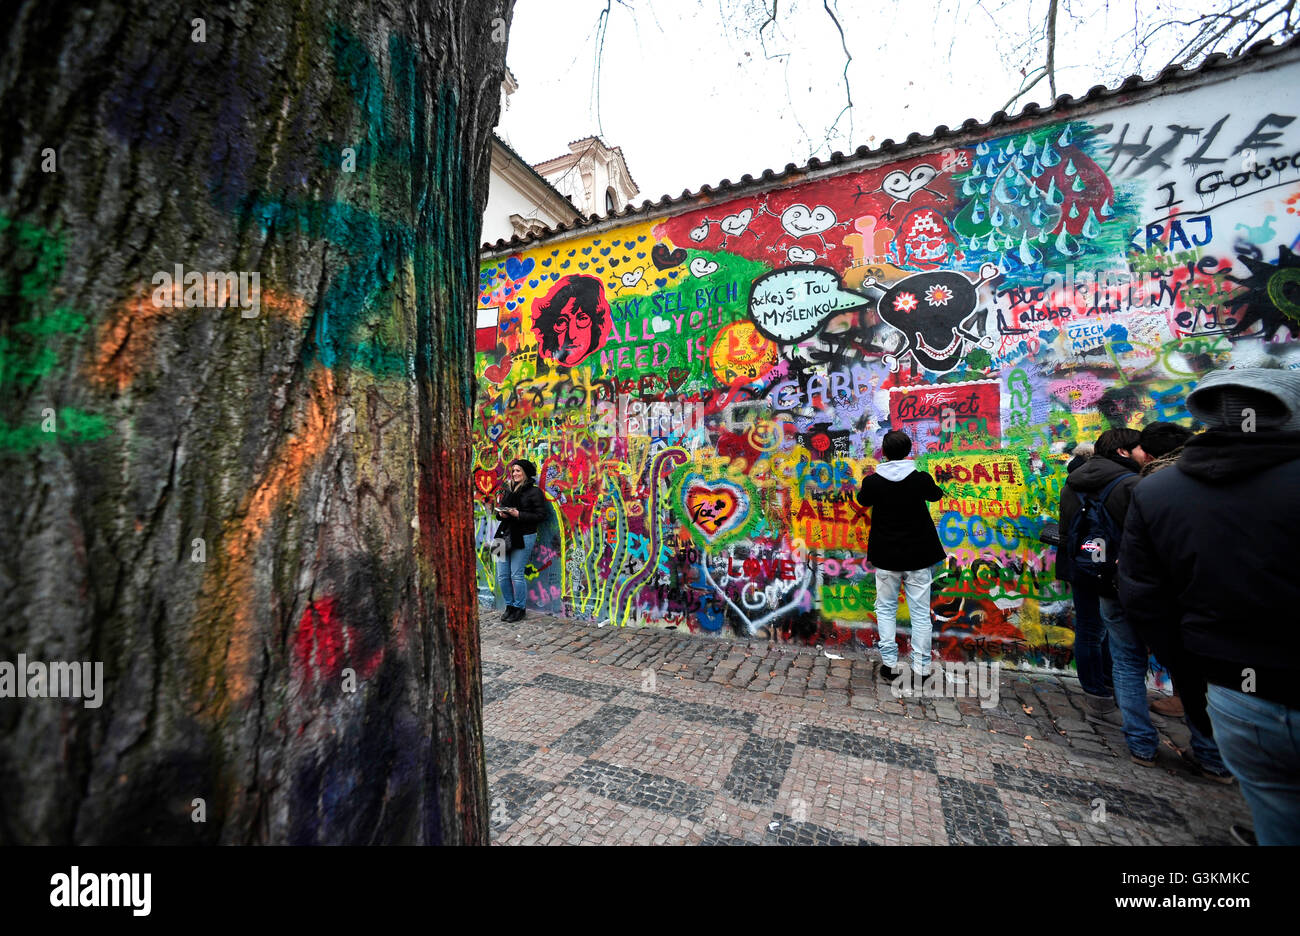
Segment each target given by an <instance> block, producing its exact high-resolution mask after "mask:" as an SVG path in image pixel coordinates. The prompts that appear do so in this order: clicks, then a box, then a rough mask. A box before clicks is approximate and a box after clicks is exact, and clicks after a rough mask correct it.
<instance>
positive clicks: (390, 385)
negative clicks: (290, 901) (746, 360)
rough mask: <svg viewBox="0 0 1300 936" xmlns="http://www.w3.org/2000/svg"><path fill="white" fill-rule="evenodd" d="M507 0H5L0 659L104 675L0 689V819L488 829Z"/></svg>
mask: <svg viewBox="0 0 1300 936" xmlns="http://www.w3.org/2000/svg"><path fill="white" fill-rule="evenodd" d="M511 7H512V0H481V2H479V0H475V2H470V0H366V2H362V3H353V2H345V0H313V2H311V3H294V2H290V0H259V2H257V3H251V2H249V3H239V4H236V5H234V9H233V10H221V9H218V8H217V5H213V6H212V7H210V8H209V10H208V12H207V13H206V14H205V12H204V11H201V10H200V11H197V12H196V11H195V8H194V7H193V6H192V5H187V4H180V3H175V2H167V0H164V2H161V3H159V2H156V0H103V2H100V3H97V4H95V5H94V8H93V9H86V8H84V6H83V5H82V4H77V3H71V2H63V0H30V2H24V3H20V4H18V5H17V6H16V7H14V8H6V10H5V11H4V12H3V13H0V23H2V24H3V31H4V32H5V34H6V37H5V48H6V49H7V50H8V52H7V54H6V58H5V61H4V64H3V66H0V309H2V310H3V311H2V313H0V403H2V404H3V411H2V412H0V473H2V483H3V495H2V496H0V500H2V501H3V507H2V508H0V661H10V662H14V661H16V660H17V658H18V655H19V654H24V655H25V657H26V659H27V660H28V661H42V662H50V661H102V663H103V683H104V685H103V690H102V703H101V704H100V705H99V706H98V707H93V708H92V707H88V706H87V704H86V701H88V700H86V701H83V700H78V699H63V700H60V699H54V698H24V699H14V698H5V699H0V842H3V843H29V842H45V843H190V842H202V843H216V842H221V843H253V842H293V843H392V842H403V843H458V842H460V843H482V844H485V843H486V842H487V827H488V815H487V803H486V795H487V794H486V776H485V771H484V766H483V753H482V748H483V746H482V734H481V721H480V663H479V656H478V630H477V617H476V610H475V598H474V566H475V562H474V547H473V540H472V532H471V523H472V515H471V507H470V503H471V502H470V454H469V453H470V432H471V422H470V420H471V414H472V411H473V396H474V381H473V334H472V332H473V327H472V321H473V309H472V307H473V303H474V289H473V287H474V284H475V276H476V272H477V259H476V258H477V245H478V243H479V231H480V217H481V214H482V209H483V206H484V204H485V202H486V197H487V183H488V165H489V142H490V133H491V130H492V127H493V126H494V125H495V123H496V119H497V111H498V107H499V88H500V84H501V80H502V77H503V69H504V61H505V51H506V44H505V31H506V26H507V24H508V20H509V17H510V15H511ZM195 17H206V18H205V19H204V21H202V22H197V21H195V19H194V18H195ZM50 151H53V152H52V153H51V152H50ZM51 157H52V158H51ZM178 264H179V265H181V268H180V270H179V271H178V270H177V265H178ZM163 272H166V273H168V274H172V275H173V277H175V274H177V273H180V277H179V280H178V281H177V282H175V283H172V284H170V285H169V284H168V283H167V281H166V280H164V279H163V278H162V277H161V276H158V275H157V274H160V273H163ZM222 272H231V273H235V274H238V273H240V272H243V273H245V274H247V275H246V276H245V282H246V283H247V285H248V286H249V292H250V293H251V289H252V285H253V279H254V278H253V277H252V276H251V274H254V273H256V274H257V277H256V279H257V282H258V285H259V286H260V295H258V296H256V297H254V296H253V295H250V294H245V293H243V292H240V291H238V290H236V295H233V296H232V295H227V294H226V293H224V292H223V289H224V288H225V287H224V286H223V284H228V283H230V282H233V283H236V284H237V283H238V278H237V277H236V279H235V280H233V281H227V280H225V279H223V278H221V277H218V276H215V275H213V276H212V277H209V276H208V274H217V273H222ZM193 273H198V274H202V275H203V280H202V283H203V285H202V286H195V285H194V284H193V277H192V276H190V274H193ZM187 277H188V279H189V280H190V282H189V283H187V282H186V280H187ZM209 286H211V288H209ZM36 688H40V687H39V686H37V687H36ZM85 689H86V687H83V691H85ZM200 820H201V821H200Z"/></svg>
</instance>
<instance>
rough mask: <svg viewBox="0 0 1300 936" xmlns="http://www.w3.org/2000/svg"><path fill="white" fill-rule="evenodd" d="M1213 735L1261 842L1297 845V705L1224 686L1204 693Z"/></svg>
mask: <svg viewBox="0 0 1300 936" xmlns="http://www.w3.org/2000/svg"><path fill="white" fill-rule="evenodd" d="M1206 701H1207V702H1208V703H1209V710H1210V721H1211V723H1213V725H1214V737H1215V738H1216V739H1217V740H1218V742H1219V749H1220V750H1221V751H1222V752H1223V759H1224V761H1225V762H1226V763H1227V765H1228V767H1229V769H1231V770H1232V772H1233V774H1235V775H1236V777H1237V781H1238V782H1239V783H1240V784H1241V794H1242V796H1244V797H1245V798H1246V802H1247V803H1248V804H1249V805H1250V814H1251V816H1252V817H1253V818H1254V820H1255V838H1256V839H1257V840H1258V841H1259V844H1261V845H1300V710H1298V709H1292V708H1287V707H1286V706H1285V705H1282V704H1281V703H1279V702H1270V701H1268V700H1267V699H1261V698H1259V697H1258V696H1253V695H1247V694H1246V693H1244V692H1237V691H1236V690H1235V689H1227V688H1224V687H1223V686H1213V685H1212V686H1210V687H1209V691H1208V692H1207V693H1206Z"/></svg>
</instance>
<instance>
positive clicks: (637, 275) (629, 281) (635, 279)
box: [620, 267, 644, 289]
mask: <svg viewBox="0 0 1300 936" xmlns="http://www.w3.org/2000/svg"><path fill="white" fill-rule="evenodd" d="M643 273H644V271H643V270H642V269H641V267H637V268H636V269H635V270H628V271H627V272H626V273H624V274H623V275H622V276H621V277H620V279H622V280H623V285H624V286H627V287H628V288H629V289H630V288H631V287H633V286H635V285H636V284H637V283H639V282H641V276H642V274H643Z"/></svg>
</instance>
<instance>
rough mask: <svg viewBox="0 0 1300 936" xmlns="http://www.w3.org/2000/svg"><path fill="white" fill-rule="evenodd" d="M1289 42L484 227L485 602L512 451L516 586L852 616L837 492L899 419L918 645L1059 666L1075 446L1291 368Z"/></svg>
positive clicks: (688, 608) (582, 614) (865, 467)
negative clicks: (657, 199)
mask: <svg viewBox="0 0 1300 936" xmlns="http://www.w3.org/2000/svg"><path fill="white" fill-rule="evenodd" d="M1295 69H1296V66H1284V67H1283V68H1282V69H1277V70H1274V71H1272V72H1267V73H1260V72H1256V73H1252V74H1245V75H1241V76H1239V77H1237V78H1235V79H1234V80H1233V81H1232V82H1220V83H1218V84H1210V85H1203V86H1201V87H1197V88H1194V89H1191V90H1188V91H1184V92H1181V93H1176V94H1168V95H1165V96H1162V97H1157V98H1152V99H1150V100H1149V101H1146V102H1142V103H1130V104H1128V105H1126V106H1123V107H1113V108H1111V109H1109V110H1101V111H1095V112H1093V113H1090V114H1088V115H1087V116H1086V118H1081V119H1075V120H1068V121H1064V122H1060V121H1058V122H1054V123H1047V122H1044V121H1042V120H1041V119H1032V118H1031V119H1024V120H1021V121H1019V122H1018V123H1016V124H1013V125H1011V129H1004V130H1003V131H1001V132H1000V133H999V134H998V135H996V136H994V135H989V136H987V137H986V138H983V139H977V140H972V141H970V143H969V145H966V146H962V147H960V148H949V149H947V150H944V151H943V152H930V153H923V152H919V151H916V152H914V154H913V155H910V156H908V157H906V158H904V159H901V160H899V161H897V162H895V163H892V164H888V165H883V166H877V167H873V168H868V169H861V168H853V164H852V163H850V164H849V168H847V169H846V170H845V171H843V172H840V173H839V174H833V175H829V176H825V177H822V178H819V179H816V180H814V181H803V182H799V183H796V184H792V185H789V186H787V187H784V188H771V189H768V190H765V191H761V192H759V193H757V194H750V195H745V196H743V197H739V198H735V199H733V200H730V201H717V200H716V195H715V196H713V197H712V199H710V198H705V197H704V196H701V197H700V198H699V199H696V200H686V201H683V202H682V203H681V204H680V205H678V206H677V207H676V209H675V210H674V212H673V213H672V214H669V215H668V216H666V217H657V218H654V219H650V220H634V221H632V222H630V223H626V224H621V225H617V226H613V225H611V226H609V227H605V228H603V229H599V230H597V231H596V232H594V233H589V234H578V235H566V236H563V237H558V236H557V237H553V238H549V239H544V240H542V241H539V242H537V243H535V244H533V245H532V246H530V247H529V248H528V249H526V250H523V251H521V252H516V253H511V254H509V255H505V254H502V255H497V256H487V257H485V258H484V260H483V262H482V265H481V268H480V276H479V299H478V301H479V308H480V310H481V311H480V319H479V322H480V329H479V333H478V339H477V341H478V345H477V346H478V352H479V353H478V355H477V376H478V380H479V395H478V403H477V409H476V413H475V418H476V430H477V438H478V441H479V444H478V446H477V451H476V464H475V468H476V470H477V474H476V491H475V494H476V497H477V498H478V504H479V516H480V540H479V541H480V544H481V547H482V548H481V552H480V560H481V564H480V594H481V596H482V598H483V599H484V600H488V599H489V596H490V595H491V592H492V581H493V576H492V563H491V557H490V552H489V547H488V532H489V528H490V526H491V524H490V521H489V520H488V516H489V514H488V510H487V507H488V505H489V504H490V502H491V496H492V492H493V491H494V489H495V487H496V486H497V485H498V484H499V483H500V479H501V476H502V471H503V468H504V465H505V464H506V463H507V462H508V461H509V460H510V459H512V458H515V457H521V456H522V457H527V458H530V459H532V460H534V461H535V462H536V463H538V464H539V465H542V466H544V469H543V477H542V484H543V487H544V489H545V491H546V493H547V496H548V498H549V500H550V502H551V503H552V505H553V508H554V518H553V520H552V521H551V522H550V523H548V524H547V525H546V526H544V527H543V529H542V534H541V538H540V541H541V542H542V543H543V544H544V546H543V547H542V548H539V549H538V550H537V551H536V552H535V553H534V556H533V562H532V565H531V566H530V568H529V573H528V574H529V576H530V582H531V585H532V588H533V591H532V595H533V599H534V601H535V603H536V605H537V606H538V607H541V608H544V609H547V610H551V611H554V612H558V613H563V614H567V615H572V616H575V617H578V618H583V619H589V620H595V621H610V622H612V623H614V624H616V625H630V624H646V625H655V626H661V627H671V628H677V629H679V630H684V631H692V632H704V633H716V632H720V631H726V632H731V633H736V634H740V635H745V636H759V637H768V638H772V639H780V640H791V641H799V642H819V643H823V644H838V643H843V642H846V641H851V640H859V641H862V642H864V643H866V644H868V645H870V644H872V643H874V641H875V632H874V626H873V625H874V621H875V617H874V601H875V586H874V579H873V576H872V571H873V570H872V569H871V567H870V565H869V564H868V563H867V562H866V559H865V552H866V544H867V537H868V535H869V532H870V528H871V514H870V512H869V511H867V510H863V509H862V508H860V507H859V506H858V505H857V503H856V501H855V499H854V494H855V492H856V490H857V487H858V485H859V484H860V482H861V480H862V478H863V476H864V475H865V474H866V473H868V472H870V471H871V470H873V468H874V466H875V464H876V463H877V460H878V459H879V458H880V453H879V449H880V440H881V437H882V436H883V435H884V433H885V432H887V431H889V430H891V429H901V430H902V431H904V432H906V433H908V434H909V435H910V436H912V438H913V439H914V443H915V452H916V457H917V460H918V463H919V464H920V466H921V467H923V468H925V469H926V470H929V471H930V472H931V473H932V474H933V475H934V477H935V478H936V480H937V481H938V482H939V484H940V486H941V487H942V488H943V489H944V495H945V496H944V498H943V499H942V500H940V501H939V502H937V503H935V504H934V505H933V508H932V516H933V518H934V520H935V523H936V526H937V528H938V530H939V535H940V538H941V540H942V542H943V543H944V546H945V549H946V550H947V553H948V559H947V561H946V563H945V565H943V566H942V567H941V568H939V569H938V570H937V573H936V578H935V588H934V592H933V609H932V610H933V613H934V615H935V619H936V622H937V625H938V630H937V633H938V636H937V638H936V645H937V646H938V648H939V650H940V652H941V653H942V654H943V655H944V656H945V657H947V658H951V659H961V658H967V657H994V658H1005V659H1006V660H1008V661H1012V662H1017V663H1027V664H1029V665H1037V666H1045V667H1057V668H1059V667H1066V666H1068V665H1069V664H1070V662H1071V645H1072V642H1073V607H1072V603H1071V602H1070V600H1069V598H1070V593H1069V589H1068V586H1066V585H1064V584H1063V583H1060V582H1057V581H1056V580H1055V577H1054V574H1053V568H1054V559H1055V556H1054V553H1053V550H1052V548H1050V547H1047V546H1044V545H1043V544H1042V543H1041V542H1040V541H1039V539H1038V536H1039V533H1040V532H1041V530H1042V527H1043V525H1044V523H1046V522H1048V521H1051V520H1054V519H1055V514H1056V510H1057V503H1058V499H1059V496H1060V491H1061V486H1062V484H1063V483H1064V480H1065V464H1066V462H1067V461H1068V459H1069V452H1070V451H1071V449H1072V448H1073V446H1074V444H1076V443H1078V442H1082V441H1092V440H1094V439H1095V438H1096V436H1097V435H1098V434H1099V433H1100V432H1101V431H1102V430H1104V429H1106V428H1108V427H1112V426H1140V425H1142V424H1144V423H1146V422H1149V421H1153V420H1174V421H1178V422H1182V423H1183V424H1185V425H1190V424H1191V416H1190V414H1189V413H1188V412H1187V411H1186V409H1185V407H1184V406H1183V401H1184V400H1185V398H1186V396H1187V393H1188V392H1190V391H1191V390H1192V389H1193V388H1194V387H1195V385H1196V382H1197V380H1198V379H1199V377H1200V376H1201V375H1203V374H1204V373H1206V372H1208V371H1210V370H1212V369H1216V368H1221V367H1225V366H1233V365H1237V366H1240V365H1245V364H1256V363H1262V362H1266V363H1269V364H1270V365H1271V366H1279V367H1289V368H1300V344H1298V343H1297V342H1296V338H1297V337H1298V336H1300V274H1297V268H1298V267H1300V261H1297V259H1296V255H1295V253H1293V250H1296V249H1300V217H1297V211H1296V208H1295V205H1296V203H1297V200H1298V199H1300V124H1297V123H1296V122H1295V117H1294V116H1292V115H1295V114H1300V93H1297V92H1296V91H1295V90H1287V89H1294V88H1296V87H1298V86H1300V85H1297V83H1296V82H1295V81H1293V80H1288V79H1286V77H1285V75H1286V74H1288V73H1289V74H1291V76H1292V78H1294V77H1296V76H1297V75H1296V71H1295ZM1264 100H1267V101H1269V105H1268V107H1269V109H1268V110H1266V111H1265V110H1261V111H1259V112H1255V111H1254V110H1250V109H1246V108H1243V106H1242V105H1241V104H1240V102H1243V101H1244V102H1251V101H1264ZM485 322H490V323H492V324H491V327H488V328H484V327H483V325H484V323H485Z"/></svg>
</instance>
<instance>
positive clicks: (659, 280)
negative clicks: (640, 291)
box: [655, 276, 668, 288]
mask: <svg viewBox="0 0 1300 936" xmlns="http://www.w3.org/2000/svg"><path fill="white" fill-rule="evenodd" d="M655 285H656V286H658V287H660V288H663V287H664V286H667V285H668V277H666V276H658V277H655Z"/></svg>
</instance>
